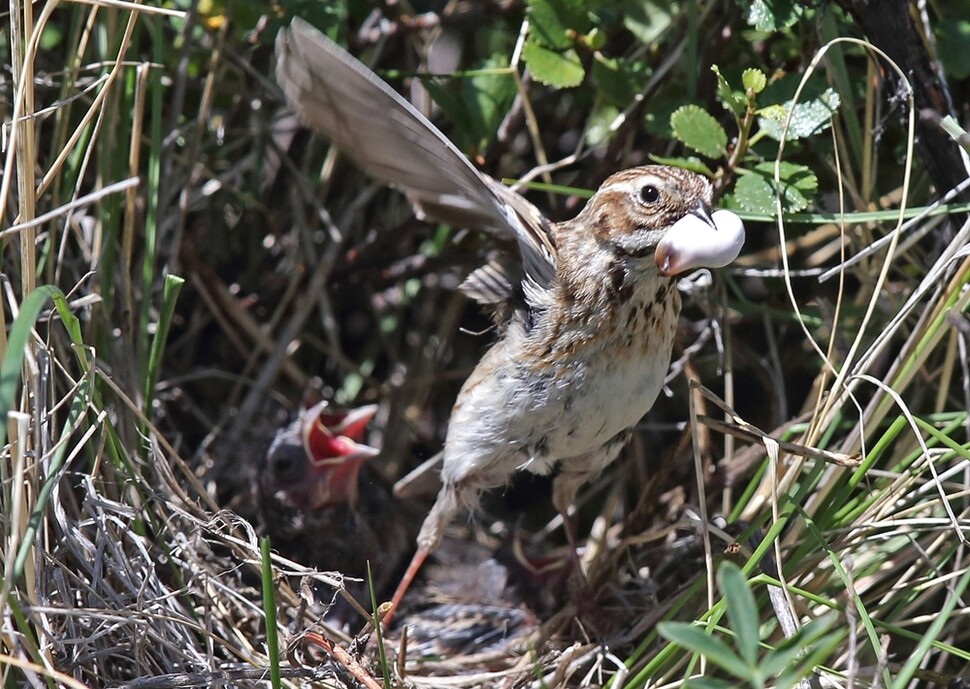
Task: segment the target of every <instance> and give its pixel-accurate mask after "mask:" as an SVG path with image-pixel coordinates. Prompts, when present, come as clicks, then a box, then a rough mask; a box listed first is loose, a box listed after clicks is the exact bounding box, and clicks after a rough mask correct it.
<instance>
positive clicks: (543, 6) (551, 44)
mask: <svg viewBox="0 0 970 689" xmlns="http://www.w3.org/2000/svg"><path fill="white" fill-rule="evenodd" d="M529 24H530V27H529V38H530V39H532V40H534V41H535V42H536V43H539V44H540V45H542V46H545V47H547V48H558V49H559V50H565V49H566V48H569V47H571V46H572V45H573V38H571V37H570V35H569V31H570V30H572V31H573V32H575V33H576V34H585V33H586V32H587V31H588V30H589V27H590V21H589V15H588V14H587V13H586V7H585V5H584V4H583V2H582V0H529Z"/></svg>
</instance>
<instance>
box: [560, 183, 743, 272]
mask: <svg viewBox="0 0 970 689" xmlns="http://www.w3.org/2000/svg"><path fill="white" fill-rule="evenodd" d="M712 197H713V188H712V187H711V184H710V182H708V180H707V179H705V178H704V177H703V176H701V175H699V174H697V173H694V172H690V171H689V170H683V169H681V168H674V167H668V166H663V165H647V166H644V167H637V168H631V169H629V170H624V171H623V172H618V173H616V174H615V175H612V176H611V177H609V178H607V180H606V181H605V182H603V184H602V185H601V186H600V188H599V190H598V191H597V192H596V194H595V195H594V196H593V198H592V199H590V201H589V203H587V205H586V207H585V208H584V209H583V211H582V213H580V215H579V216H578V217H577V219H576V221H574V223H573V226H574V227H589V228H591V232H592V235H593V237H594V238H595V240H596V241H597V242H598V243H599V244H600V246H605V247H608V248H609V249H611V250H612V253H613V254H614V256H615V257H617V258H626V259H645V260H649V259H650V258H652V259H653V263H654V264H655V265H656V268H657V272H659V273H660V275H663V276H665V277H672V276H674V275H678V274H680V273H683V272H685V271H687V270H691V269H693V268H702V267H706V268H716V267H720V266H724V265H727V264H728V263H730V262H731V261H733V260H734V259H735V258H736V257H737V255H738V252H740V250H741V246H742V244H743V243H744V225H743V224H742V223H741V220H740V219H739V218H738V217H737V216H736V215H735V214H734V213H731V212H730V211H716V212H712V208H711V203H712Z"/></svg>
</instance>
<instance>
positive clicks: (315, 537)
mask: <svg viewBox="0 0 970 689" xmlns="http://www.w3.org/2000/svg"><path fill="white" fill-rule="evenodd" d="M376 411H377V406H376V405H368V406H365V407H360V408H357V409H353V410H350V411H341V410H338V409H335V408H334V406H333V405H332V404H330V403H328V402H326V401H324V402H320V403H319V404H317V405H315V406H313V407H311V408H310V409H306V410H304V411H302V412H300V415H299V417H298V418H297V419H296V420H295V421H293V422H292V423H291V424H290V425H289V426H287V427H286V428H284V429H282V430H281V431H280V432H279V433H277V435H276V438H275V439H274V440H273V443H272V444H271V445H270V447H269V450H268V451H267V453H266V461H265V464H264V466H263V468H262V471H261V473H260V480H259V495H260V500H259V502H260V508H261V512H262V519H263V522H264V525H265V530H266V532H267V533H268V535H269V536H270V542H271V544H272V546H273V548H274V549H276V550H277V551H278V552H280V553H282V554H283V555H285V556H286V557H289V558H291V559H295V560H297V561H299V562H301V563H302V564H305V565H309V566H312V567H316V568H318V569H321V570H327V571H337V572H340V573H341V574H344V575H347V576H350V577H354V578H358V579H364V578H365V577H366V576H367V562H368V561H370V565H371V572H372V574H373V577H374V588H375V590H376V591H378V592H380V591H382V590H383V589H385V588H386V587H387V586H388V584H389V583H390V582H391V581H392V579H393V577H394V576H395V575H396V574H397V573H398V569H399V567H401V566H403V561H402V560H403V558H404V556H405V554H406V553H407V552H408V550H409V549H410V547H411V546H410V544H411V542H412V541H411V539H412V538H413V537H414V533H415V532H416V530H417V519H416V515H414V514H412V513H410V512H409V511H408V510H407V506H406V505H404V504H402V503H401V502H400V501H397V500H394V499H393V498H392V497H391V495H390V491H389V489H388V487H387V486H386V485H385V484H384V483H383V482H382V481H381V480H380V478H379V477H377V476H376V475H375V472H370V471H367V468H366V466H365V464H366V462H367V461H368V460H369V459H371V458H372V457H374V456H376V455H377V454H378V451H377V450H376V449H375V448H373V447H370V446H369V445H365V444H363V443H362V440H363V437H364V430H365V427H366V426H367V424H368V423H369V422H370V420H371V418H373V416H374V413H375V412H376ZM349 589H350V591H351V593H352V594H354V595H355V597H357V598H358V600H362V601H363V602H364V603H365V607H369V602H368V601H369V597H368V596H366V595H365V594H366V592H367V589H366V585H364V584H354V585H352V586H350V587H349Z"/></svg>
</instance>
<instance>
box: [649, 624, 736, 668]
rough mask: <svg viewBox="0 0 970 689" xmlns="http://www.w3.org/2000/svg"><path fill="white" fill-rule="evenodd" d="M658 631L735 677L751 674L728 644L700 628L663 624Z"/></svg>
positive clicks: (659, 625) (688, 625)
mask: <svg viewBox="0 0 970 689" xmlns="http://www.w3.org/2000/svg"><path fill="white" fill-rule="evenodd" d="M657 631H658V632H660V635H661V636H663V637H664V638H666V639H669V640H671V641H673V642H674V643H675V644H677V645H678V646H683V647H684V648H686V649H687V650H688V651H691V652H693V653H699V654H700V655H702V656H704V657H705V658H707V659H708V660H709V661H710V662H712V663H714V664H715V665H717V666H719V667H721V668H723V669H724V670H726V671H727V672H730V673H731V674H732V675H734V676H735V677H739V678H746V677H748V676H750V674H751V668H750V667H748V665H747V664H746V663H745V662H744V661H743V660H742V659H741V658H739V657H738V656H736V655H735V654H734V652H733V651H732V650H731V649H730V648H729V647H728V646H727V644H725V643H724V642H723V641H721V640H720V639H715V638H714V637H713V636H711V635H710V634H709V633H707V632H705V631H704V630H703V629H701V628H700V627H696V626H694V625H692V624H688V623H687V622H661V623H660V624H658V625H657Z"/></svg>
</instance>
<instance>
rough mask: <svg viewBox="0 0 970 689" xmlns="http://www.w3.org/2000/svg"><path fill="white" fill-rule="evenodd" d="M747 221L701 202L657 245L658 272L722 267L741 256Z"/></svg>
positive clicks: (668, 231) (666, 274)
mask: <svg viewBox="0 0 970 689" xmlns="http://www.w3.org/2000/svg"><path fill="white" fill-rule="evenodd" d="M743 245H744V223H743V222H741V218H739V217H738V216H737V215H735V214H734V213H732V212H731V211H724V210H721V211H714V212H713V213H711V212H710V210H709V209H708V208H707V207H706V206H704V204H703V203H701V202H700V201H698V202H696V203H695V204H694V206H693V207H692V208H691V209H690V210H689V211H688V213H687V215H685V216H684V217H683V218H681V219H680V220H678V221H677V222H675V223H674V224H673V225H672V226H671V227H670V229H669V230H667V232H666V234H664V238H663V239H661V240H660V244H658V245H657V250H656V251H655V252H654V260H655V261H656V264H657V271H658V272H659V273H660V274H661V275H663V276H665V277H673V276H675V275H679V274H681V273H684V272H686V271H688V270H692V269H694V268H720V267H722V266H726V265H727V264H729V263H730V262H731V261H733V260H734V259H736V258H737V257H738V254H739V253H740V252H741V247H742V246H743Z"/></svg>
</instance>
